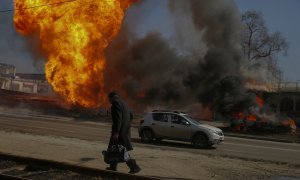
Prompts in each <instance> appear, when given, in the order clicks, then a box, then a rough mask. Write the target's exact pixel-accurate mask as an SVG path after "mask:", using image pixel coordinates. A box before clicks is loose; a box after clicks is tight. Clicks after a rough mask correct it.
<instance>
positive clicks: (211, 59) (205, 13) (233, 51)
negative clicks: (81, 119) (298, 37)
mask: <svg viewBox="0 0 300 180" xmlns="http://www.w3.org/2000/svg"><path fill="white" fill-rule="evenodd" d="M169 7H170V12H171V13H172V15H173V18H174V20H176V19H178V22H176V24H181V23H182V24H184V23H183V22H180V21H190V22H191V23H192V24H190V25H189V26H186V27H184V26H183V27H181V29H180V30H178V31H176V33H175V34H174V37H175V36H177V37H180V39H182V42H183V43H187V42H188V41H187V40H185V39H184V37H185V36H180V34H181V33H183V32H185V30H186V31H187V32H190V31H191V28H194V29H193V33H195V32H196V34H194V35H195V38H199V37H201V38H200V40H199V44H201V46H199V47H202V48H201V49H200V48H199V52H202V53H198V52H197V51H196V52H195V49H191V50H190V51H189V53H190V54H189V55H186V56H185V55H184V54H182V53H181V49H180V48H178V47H181V46H180V45H178V46H176V44H175V45H174V44H172V43H171V42H170V40H167V39H164V38H163V37H162V36H161V35H160V34H158V33H150V34H148V35H147V36H145V37H143V38H137V37H136V36H134V34H133V33H131V31H130V29H129V28H128V27H127V26H124V27H123V29H122V31H121V33H120V34H119V36H118V37H117V38H116V39H115V41H114V42H113V43H112V44H111V45H110V47H109V48H108V50H107V58H108V64H107V71H106V73H105V77H106V81H107V82H106V84H107V89H111V88H120V89H121V90H122V93H123V94H124V95H125V96H126V97H127V98H128V99H130V100H132V101H133V102H138V104H141V103H144V104H145V105H151V104H152V105H153V104H155V103H165V104H174V103H175V104H179V105H182V106H184V105H186V104H189V103H193V102H195V101H198V102H201V103H202V104H204V105H210V106H212V107H213V108H214V110H215V111H216V112H218V113H220V114H223V115H225V114H228V113H231V112H233V111H243V110H245V109H247V108H249V107H250V106H251V105H253V104H254V101H255V97H253V96H251V94H248V93H247V92H246V90H245V88H244V84H243V82H244V79H243V77H242V76H241V72H240V69H241V64H242V63H243V56H242V53H241V49H240V44H239V42H240V25H241V24H240V18H239V13H238V11H237V9H236V7H235V5H234V3H233V2H232V1H229V0H226V1H224V0H186V1H182V0H172V1H169ZM179 16H180V17H184V18H177V17H179ZM185 28H186V29H185ZM196 36H197V37H196ZM175 38H176V37H175ZM189 38H190V37H189ZM177 42H178V41H177ZM203 45H204V46H203ZM176 47H177V48H176ZM185 47H188V46H185ZM184 51H186V49H185V50H184ZM116 84H117V85H118V86H115V85H116Z"/></svg>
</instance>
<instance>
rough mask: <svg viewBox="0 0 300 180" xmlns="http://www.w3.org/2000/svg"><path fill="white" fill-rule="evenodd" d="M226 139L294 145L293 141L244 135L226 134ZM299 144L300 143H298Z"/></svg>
mask: <svg viewBox="0 0 300 180" xmlns="http://www.w3.org/2000/svg"><path fill="white" fill-rule="evenodd" d="M224 135H225V138H226V136H229V137H238V138H245V139H256V140H264V141H273V142H283V143H291V144H292V143H293V142H292V141H291V140H286V139H275V138H266V137H258V136H252V135H242V134H233V133H224ZM296 143H297V144H298V143H299V141H297V142H296Z"/></svg>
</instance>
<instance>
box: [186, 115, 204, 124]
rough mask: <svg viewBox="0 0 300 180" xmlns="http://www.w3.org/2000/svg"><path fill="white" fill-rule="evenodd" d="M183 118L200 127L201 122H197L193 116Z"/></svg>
mask: <svg viewBox="0 0 300 180" xmlns="http://www.w3.org/2000/svg"><path fill="white" fill-rule="evenodd" d="M183 117H185V118H186V119H187V120H189V121H190V122H192V123H194V124H196V125H200V124H201V122H199V121H197V120H196V119H194V118H193V117H192V116H190V115H183Z"/></svg>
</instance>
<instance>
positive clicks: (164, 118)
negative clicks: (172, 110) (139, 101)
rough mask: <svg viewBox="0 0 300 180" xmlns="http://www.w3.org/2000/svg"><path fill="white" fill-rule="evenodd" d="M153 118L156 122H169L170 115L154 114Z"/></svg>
mask: <svg viewBox="0 0 300 180" xmlns="http://www.w3.org/2000/svg"><path fill="white" fill-rule="evenodd" d="M152 116H153V120H154V121H160V122H168V114H164V113H153V114H152Z"/></svg>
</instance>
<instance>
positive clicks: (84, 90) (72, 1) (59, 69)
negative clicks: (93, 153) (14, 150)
mask: <svg viewBox="0 0 300 180" xmlns="http://www.w3.org/2000/svg"><path fill="white" fill-rule="evenodd" d="M134 1H135V0H68V1H63V0H15V9H16V10H15V16H14V23H15V27H16V29H17V31H18V32H19V33H21V34H22V35H25V36H29V35H32V34H36V35H38V36H39V39H40V44H41V49H42V50H43V52H44V53H45V55H46V57H47V62H46V68H45V69H46V77H47V80H48V81H49V83H50V84H51V85H52V86H53V88H54V90H55V91H56V92H58V93H59V94H61V95H62V96H64V97H65V98H66V100H67V101H69V102H71V103H73V104H79V105H82V106H84V107H98V106H99V105H101V104H103V103H104V100H105V92H104V77H103V71H104V68H105V64H106V59H105V57H104V49H105V48H106V47H107V46H108V44H109V42H110V41H111V40H112V39H113V38H114V37H115V35H116V34H117V33H118V31H119V29H120V26H121V23H122V20H123V17H124V10H125V9H126V8H127V7H129V6H130V5H131V4H132V3H133V2H134Z"/></svg>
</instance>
